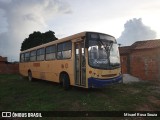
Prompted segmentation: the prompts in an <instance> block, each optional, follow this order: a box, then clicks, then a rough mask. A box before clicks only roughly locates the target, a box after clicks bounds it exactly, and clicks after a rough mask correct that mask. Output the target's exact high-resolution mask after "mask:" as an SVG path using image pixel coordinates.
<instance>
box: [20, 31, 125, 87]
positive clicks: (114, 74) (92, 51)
mask: <svg viewBox="0 0 160 120" xmlns="http://www.w3.org/2000/svg"><path fill="white" fill-rule="evenodd" d="M19 71H20V74H21V75H22V76H25V77H28V80H29V81H32V80H33V78H36V79H42V80H47V81H53V82H56V83H60V84H61V85H62V86H63V87H64V88H65V89H68V88H69V86H78V87H83V88H100V87H105V86H107V85H111V84H116V83H121V82H122V74H121V65H120V56H119V49H118V44H117V42H116V39H115V38H114V37H113V36H111V35H108V34H104V33H99V32H81V33H77V34H75V35H71V36H69V37H65V38H62V39H58V40H55V41H52V42H49V43H46V44H42V45H39V46H37V47H34V48H30V49H27V50H24V51H21V52H20V64H19Z"/></svg>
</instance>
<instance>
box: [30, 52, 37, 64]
mask: <svg viewBox="0 0 160 120" xmlns="http://www.w3.org/2000/svg"><path fill="white" fill-rule="evenodd" d="M30 61H32V62H33V61H36V50H34V51H31V53H30Z"/></svg>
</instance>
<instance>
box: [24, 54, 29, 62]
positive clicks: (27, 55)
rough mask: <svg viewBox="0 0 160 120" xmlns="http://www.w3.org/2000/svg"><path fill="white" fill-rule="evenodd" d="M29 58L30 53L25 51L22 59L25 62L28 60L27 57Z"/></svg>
mask: <svg viewBox="0 0 160 120" xmlns="http://www.w3.org/2000/svg"><path fill="white" fill-rule="evenodd" d="M29 58H30V53H29V52H27V53H25V59H24V61H25V62H29V60H30V59H29Z"/></svg>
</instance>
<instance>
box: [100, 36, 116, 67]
mask: <svg viewBox="0 0 160 120" xmlns="http://www.w3.org/2000/svg"><path fill="white" fill-rule="evenodd" d="M99 41H100V43H101V44H102V45H103V46H104V49H105V51H106V53H107V60H108V63H109V66H110V51H111V48H112V45H113V41H109V43H110V44H109V45H108V46H105V45H104V43H103V42H102V40H101V39H99ZM107 47H109V48H107Z"/></svg>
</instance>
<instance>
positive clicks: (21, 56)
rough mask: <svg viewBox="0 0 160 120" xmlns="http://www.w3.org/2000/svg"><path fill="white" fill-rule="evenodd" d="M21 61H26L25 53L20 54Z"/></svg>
mask: <svg viewBox="0 0 160 120" xmlns="http://www.w3.org/2000/svg"><path fill="white" fill-rule="evenodd" d="M20 62H24V53H22V54H21V55H20Z"/></svg>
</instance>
